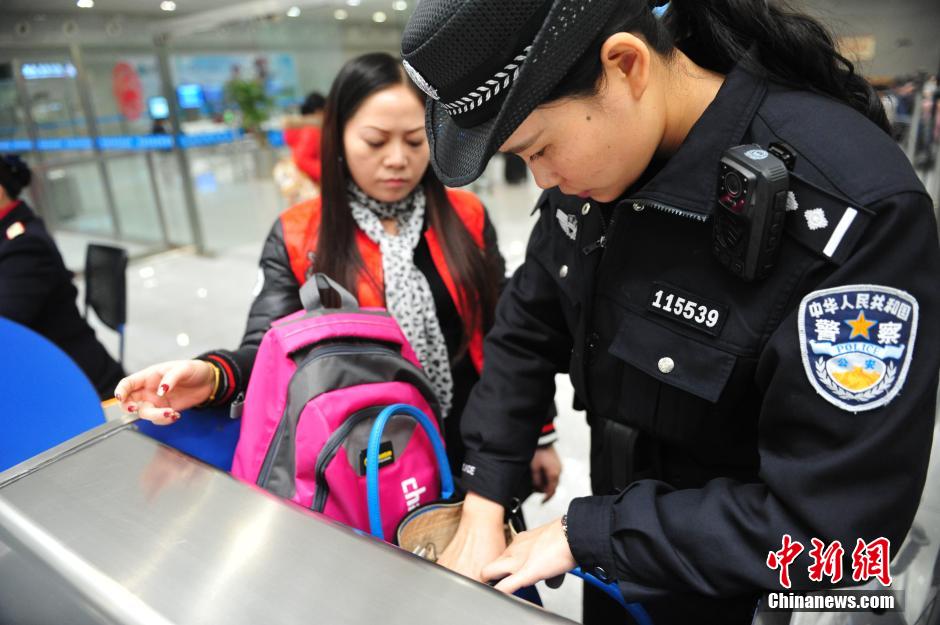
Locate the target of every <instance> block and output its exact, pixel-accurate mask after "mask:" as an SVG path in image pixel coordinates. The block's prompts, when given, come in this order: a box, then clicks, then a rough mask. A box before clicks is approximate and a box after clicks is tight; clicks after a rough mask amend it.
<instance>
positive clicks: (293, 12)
mask: <svg viewBox="0 0 940 625" xmlns="http://www.w3.org/2000/svg"><path fill="white" fill-rule="evenodd" d="M287 17H300V7H291V8H289V9H287Z"/></svg>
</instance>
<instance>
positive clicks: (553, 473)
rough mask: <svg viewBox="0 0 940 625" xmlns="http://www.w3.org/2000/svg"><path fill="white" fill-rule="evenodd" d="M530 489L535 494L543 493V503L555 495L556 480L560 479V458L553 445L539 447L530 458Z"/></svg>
mask: <svg viewBox="0 0 940 625" xmlns="http://www.w3.org/2000/svg"><path fill="white" fill-rule="evenodd" d="M529 468H530V469H532V487H533V488H534V489H535V492H537V493H545V499H543V500H542V503H545V502H546V501H548V500H549V499H551V498H552V496H553V495H554V494H555V489H556V488H558V479H559V478H560V477H561V458H559V457H558V452H557V451H555V446H554V445H547V446H545V447H539V448H538V449H536V450H535V455H534V456H532V463H531V464H530V465H529Z"/></svg>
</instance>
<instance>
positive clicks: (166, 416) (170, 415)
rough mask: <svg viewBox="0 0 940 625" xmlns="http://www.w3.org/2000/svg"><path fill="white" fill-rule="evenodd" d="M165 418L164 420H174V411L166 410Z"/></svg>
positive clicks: (164, 412)
mask: <svg viewBox="0 0 940 625" xmlns="http://www.w3.org/2000/svg"><path fill="white" fill-rule="evenodd" d="M163 418H164V419H172V418H173V411H172V410H164V411H163Z"/></svg>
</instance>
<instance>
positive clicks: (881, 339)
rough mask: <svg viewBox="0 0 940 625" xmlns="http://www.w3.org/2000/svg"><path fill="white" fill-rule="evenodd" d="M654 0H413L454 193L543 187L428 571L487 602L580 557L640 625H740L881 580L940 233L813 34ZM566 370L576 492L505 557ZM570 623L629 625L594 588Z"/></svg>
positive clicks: (900, 513) (786, 15)
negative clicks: (519, 166)
mask: <svg viewBox="0 0 940 625" xmlns="http://www.w3.org/2000/svg"><path fill="white" fill-rule="evenodd" d="M663 4H665V3H664V2H648V1H647V0H549V1H546V0H518V1H514V2H512V3H507V2H505V1H504V0H465V1H463V2H453V1H448V0H424V1H423V2H422V3H421V4H420V5H419V6H418V7H417V9H416V10H415V13H414V15H413V17H412V18H411V20H410V22H409V24H408V26H407V28H406V30H405V33H404V37H403V41H402V54H403V58H404V63H405V67H406V69H407V70H408V71H409V73H411V75H412V77H413V78H414V80H415V81H416V83H417V84H418V85H419V86H421V87H422V89H424V91H425V93H426V94H427V95H428V100H427V131H428V135H429V140H430V145H431V163H432V165H433V166H434V168H435V170H436V171H437V173H438V175H439V176H440V178H441V179H442V180H443V181H444V183H445V184H450V185H461V184H467V183H468V182H470V181H472V180H473V179H475V178H476V177H477V176H479V175H480V173H481V171H482V170H483V167H484V166H485V165H486V162H487V160H488V159H489V158H490V157H491V156H492V155H493V154H494V153H495V152H496V151H497V150H501V151H504V152H513V153H516V154H519V155H521V156H522V157H523V158H525V159H526V160H527V161H528V163H529V167H530V169H531V170H532V173H533V174H534V176H535V179H536V181H537V182H538V184H539V185H540V186H541V187H543V188H545V189H547V191H546V193H545V194H543V196H542V198H541V199H540V200H539V202H538V209H540V211H541V219H540V220H539V222H538V223H537V224H536V226H535V228H534V230H533V233H532V236H531V240H530V243H529V246H528V251H527V256H526V260H525V263H524V264H523V266H522V267H521V268H520V270H519V271H518V272H516V274H515V275H514V276H513V278H512V280H511V281H510V284H509V286H508V287H507V288H506V290H505V291H504V292H503V295H502V297H501V298H500V302H499V305H498V307H497V313H496V321H495V324H494V327H493V330H492V331H491V332H490V334H489V335H488V337H487V341H486V354H487V366H486V369H485V371H484V373H483V376H482V378H481V380H480V383H479V384H478V385H477V386H476V388H475V389H474V391H473V393H472V395H471V397H470V400H469V402H468V404H467V407H466V409H465V411H464V414H463V437H464V442H465V444H466V447H467V454H466V458H465V460H464V465H463V476H462V478H463V485H464V486H465V488H466V489H467V490H468V491H469V494H468V495H467V499H466V501H465V504H464V508H463V517H462V520H461V524H460V528H459V530H458V532H457V535H456V537H455V539H454V541H453V542H452V543H451V544H450V546H449V547H448V548H447V550H446V551H445V552H444V553H443V554H442V557H441V559H440V562H441V563H443V564H445V565H447V566H449V567H451V568H453V569H455V570H457V571H459V572H461V573H464V574H465V575H468V576H470V577H472V578H475V579H479V580H481V581H486V580H498V583H497V584H496V587H497V588H498V589H500V590H503V591H506V592H512V591H513V590H515V589H517V588H519V587H521V586H525V585H528V584H531V583H533V582H535V581H537V580H540V579H547V578H552V577H554V576H557V575H559V574H562V573H564V572H565V571H567V570H569V569H571V568H572V567H574V566H575V565H580V566H581V567H582V569H584V570H586V571H589V572H593V573H594V574H595V575H597V576H598V577H600V578H602V579H604V580H610V581H612V582H616V583H617V584H618V585H619V589H620V590H621V592H622V593H623V595H624V597H625V598H626V599H627V600H628V601H642V602H644V604H645V605H646V606H647V608H648V610H649V612H650V613H651V614H652V616H653V621H654V622H655V623H657V625H662V624H663V623H705V622H715V623H724V624H732V623H748V622H750V619H751V617H752V616H753V614H754V610H755V607H756V605H757V601H758V598H759V597H760V596H761V595H762V594H763V593H766V592H769V591H774V590H776V591H785V590H788V589H793V590H796V591H800V592H803V591H810V590H819V589H824V588H827V587H829V586H831V585H833V584H839V585H845V584H852V583H858V582H860V581H867V580H868V579H870V578H874V577H876V576H877V578H878V579H879V580H880V581H881V583H887V581H888V559H889V557H890V553H889V552H890V549H888V547H889V546H890V547H893V548H894V549H895V551H896V550H897V549H899V548H900V545H901V542H902V540H903V539H904V537H905V535H906V533H907V531H908V529H909V528H910V526H911V523H912V520H913V518H914V513H915V511H916V509H917V505H918V501H919V498H920V494H921V490H922V488H923V484H924V479H925V475H926V470H927V461H928V457H929V454H930V445H931V432H932V428H933V424H934V411H935V407H936V406H935V403H934V402H935V397H936V389H937V371H938V362H940V336H938V334H940V324H937V323H936V318H937V315H938V314H940V292H938V290H937V288H936V284H937V283H936V280H937V275H938V271H940V251H938V245H937V225H936V221H935V219H934V215H933V210H932V202H931V200H930V198H929V197H928V195H927V193H926V192H925V190H924V188H923V186H922V185H921V183H920V182H919V180H918V178H917V176H916V175H915V174H914V172H913V171H912V168H911V166H910V164H909V163H908V162H907V161H906V159H905V157H904V155H903V154H902V153H901V151H900V150H899V149H898V148H897V146H896V145H895V144H894V142H893V141H892V140H891V137H890V136H889V135H888V134H887V130H888V129H887V124H886V120H885V115H884V112H883V110H882V108H881V105H880V103H879V101H878V98H877V97H876V95H875V93H874V91H873V90H872V88H871V87H870V86H869V85H868V84H867V83H866V82H865V80H864V79H863V78H861V77H860V76H859V75H858V74H857V73H856V72H855V69H854V68H853V66H852V64H851V63H849V62H848V61H847V60H846V59H845V58H843V57H842V56H841V55H840V54H839V53H838V52H837V50H836V48H835V46H834V44H833V40H832V38H831V36H830V35H829V33H828V32H827V31H826V29H825V28H824V27H823V26H822V25H820V24H819V23H818V22H816V21H814V20H813V19H811V18H810V17H808V16H806V15H803V14H800V13H797V12H793V11H791V10H788V9H786V8H784V7H783V6H782V5H781V4H780V3H776V2H767V1H764V0H674V1H673V2H672V3H671V4H670V5H669V6H668V8H664V7H662V6H660V5H663ZM663 13H665V14H663ZM562 371H566V372H568V373H569V374H570V376H571V380H572V383H573V385H574V387H575V392H576V398H577V399H576V403H577V404H579V405H581V406H583V407H584V408H586V410H587V416H588V422H589V423H590V425H591V430H592V433H591V438H592V440H591V479H592V487H593V491H594V493H595V494H594V496H591V497H584V498H579V499H575V500H574V501H572V502H571V504H570V506H569V507H568V510H567V514H566V515H565V516H563V517H562V518H560V519H557V520H556V521H554V522H553V523H550V524H548V525H546V526H544V527H540V528H537V529H534V530H532V531H530V532H526V533H523V534H521V535H520V536H519V537H517V538H516V539H515V540H514V541H513V543H512V545H511V546H509V547H508V548H506V544H505V540H504V534H503V531H502V521H503V514H504V507H505V506H506V505H507V503H508V500H509V497H510V491H511V485H512V484H513V483H514V482H515V480H516V479H517V476H518V475H520V474H521V473H523V472H524V471H525V470H526V460H527V458H528V457H529V456H530V455H531V452H532V449H533V448H534V447H535V445H536V441H537V437H538V431H539V427H540V424H539V423H538V421H537V420H534V419H533V418H532V417H533V415H537V414H539V412H540V410H541V409H544V406H545V405H547V404H548V402H550V401H551V399H552V395H553V392H554V384H553V378H554V375H555V374H556V373H558V372H562ZM797 545H799V547H797ZM814 563H817V564H819V566H817V567H815V568H814V567H813V566H812V565H813V564H814ZM820 563H821V564H820ZM823 565H826V566H823ZM584 619H585V622H586V623H599V622H604V623H616V622H620V621H621V620H626V619H627V616H626V613H625V612H623V611H622V610H621V609H620V608H619V606H617V605H616V604H614V603H613V602H612V601H610V600H608V599H606V597H604V596H602V595H600V594H599V593H597V592H592V589H591V588H589V587H585V613H584Z"/></svg>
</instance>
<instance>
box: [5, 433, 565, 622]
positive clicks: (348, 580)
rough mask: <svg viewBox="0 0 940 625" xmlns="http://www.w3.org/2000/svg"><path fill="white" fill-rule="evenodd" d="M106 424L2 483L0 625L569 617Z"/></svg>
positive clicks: (540, 619) (22, 467) (14, 472)
mask: <svg viewBox="0 0 940 625" xmlns="http://www.w3.org/2000/svg"><path fill="white" fill-rule="evenodd" d="M570 622H571V621H568V620H566V619H563V618H561V617H558V616H555V615H552V614H550V613H548V612H546V611H544V610H541V609H539V608H537V607H534V606H532V605H530V604H527V603H524V602H522V601H521V600H518V599H516V598H514V597H508V596H505V595H503V594H501V593H499V592H497V591H495V590H493V589H490V588H487V587H486V586H484V585H482V584H477V583H475V582H471V581H470V580H467V579H465V578H463V577H460V576H458V575H456V574H454V573H451V572H449V571H446V570H444V569H443V568H441V567H439V566H436V565H433V564H430V563H428V562H425V561H423V560H420V559H419V558H417V557H415V556H412V555H411V554H408V553H405V552H403V551H401V550H399V549H396V548H395V547H392V546H390V545H387V544H385V543H382V542H380V541H377V540H375V539H373V538H371V537H368V536H363V535H358V534H357V533H356V532H354V531H352V530H350V529H347V528H345V527H342V526H340V525H338V524H336V523H333V522H331V521H330V520H328V519H326V518H324V517H322V516H318V515H315V514H313V513H310V512H307V511H305V510H301V509H299V508H298V507H296V506H294V505H293V504H289V503H286V502H284V501H281V500H279V499H277V498H275V497H274V496H272V495H269V494H268V493H265V492H264V491H262V490H260V489H257V488H252V487H251V486H248V485H245V484H242V483H240V482H238V481H236V480H235V479H233V478H232V477H231V476H229V475H228V474H226V473H224V472H221V471H218V470H216V469H213V468H211V467H209V466H207V465H204V464H202V463H200V462H199V461H197V460H194V459H192V458H190V457H189V456H186V455H184V454H182V453H180V452H178V451H176V450H173V449H171V448H169V447H165V446H163V445H161V444H160V443H157V442H155V441H153V440H152V439H149V438H147V437H146V436H144V435H142V434H140V433H138V432H136V431H135V430H134V428H133V426H131V425H127V424H120V423H109V424H106V425H103V426H101V427H99V428H96V429H94V430H92V431H90V432H88V433H87V434H85V435H82V436H80V437H78V438H75V439H73V440H71V441H68V442H66V443H64V444H62V445H60V446H58V447H56V448H54V449H52V450H50V451H48V452H46V453H45V454H42V455H41V456H37V457H36V458H33V459H32V460H29V461H27V462H25V463H23V464H21V465H18V466H16V467H13V468H12V469H10V470H8V471H6V472H4V473H0V623H3V624H7V623H13V624H17V625H61V624H65V623H68V624H69V625H85V624H117V623H122V624H123V623H134V624H141V625H143V624H147V625H151V624H152V625H158V624H159V625H169V624H183V623H187V624H188V623H206V624H208V623H225V624H226V625H237V624H242V623H244V624H246V625H248V624H250V625H258V624H262V623H263V624H265V625H274V624H279V623H310V624H321V623H322V624H329V625H339V624H345V623H350V624H353V623H354V624H362V625H372V624H381V625H396V624H402V625H405V624H407V625H415V624H418V623H447V624H448V625H463V624H467V625H469V624H471V623H472V624H474V625H476V624H478V623H513V625H526V624H529V623H533V624H534V623H570Z"/></svg>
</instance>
